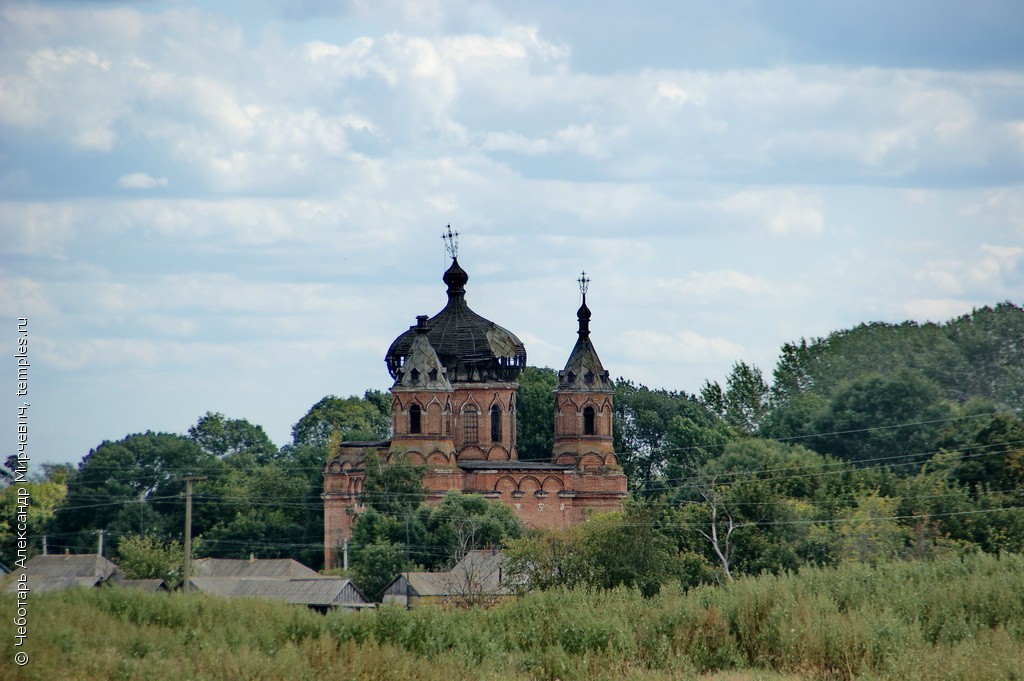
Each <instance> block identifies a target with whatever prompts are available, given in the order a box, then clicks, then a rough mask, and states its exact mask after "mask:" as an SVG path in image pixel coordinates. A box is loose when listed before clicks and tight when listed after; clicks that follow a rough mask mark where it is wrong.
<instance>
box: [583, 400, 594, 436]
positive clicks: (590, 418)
mask: <svg viewBox="0 0 1024 681" xmlns="http://www.w3.org/2000/svg"><path fill="white" fill-rule="evenodd" d="M583 434H584V435H593V434H594V408H593V407H587V408H586V409H584V410H583Z"/></svg>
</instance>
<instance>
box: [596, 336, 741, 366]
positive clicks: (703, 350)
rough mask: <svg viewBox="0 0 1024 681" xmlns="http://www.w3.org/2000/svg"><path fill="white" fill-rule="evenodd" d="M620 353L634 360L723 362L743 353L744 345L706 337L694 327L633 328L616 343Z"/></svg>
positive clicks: (665, 363) (661, 362)
mask: <svg viewBox="0 0 1024 681" xmlns="http://www.w3.org/2000/svg"><path fill="white" fill-rule="evenodd" d="M615 345H616V347H618V350H619V353H621V354H622V355H624V356H625V357H626V359H627V361H631V362H643V363H648V362H654V363H660V364H662V365H665V366H669V365H676V364H683V363H691V362H720V361H726V360H733V359H735V358H737V357H742V356H743V348H742V347H741V346H740V345H739V344H737V343H735V342H733V341H730V340H727V339H725V338H707V337H704V336H701V335H699V334H696V333H693V332H692V331H678V332H676V333H664V332H662V331H652V330H640V329H630V330H626V331H624V332H622V334H621V336H620V339H619V340H618V341H617V342H616V343H615Z"/></svg>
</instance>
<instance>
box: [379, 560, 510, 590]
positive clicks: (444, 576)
mask: <svg viewBox="0 0 1024 681" xmlns="http://www.w3.org/2000/svg"><path fill="white" fill-rule="evenodd" d="M504 564H505V557H504V556H503V555H502V554H501V552H500V551H494V550H489V549H488V550H479V551H470V552H469V553H467V554H466V555H465V556H464V557H463V559H462V560H460V561H459V562H458V563H456V564H455V566H454V567H452V569H451V570H449V571H447V572H403V573H402V574H400V575H399V576H398V577H396V578H395V579H394V580H392V582H391V584H389V585H388V587H387V589H385V592H392V593H396V594H397V595H402V594H401V593H400V592H401V590H402V589H401V583H402V581H403V580H405V581H408V584H409V588H410V589H411V590H412V591H414V592H415V594H414V595H416V596H458V595H461V594H462V593H463V592H464V591H466V590H467V589H469V590H472V591H475V592H478V593H481V594H484V593H486V594H494V595H497V594H507V593H510V590H509V589H508V587H507V586H506V585H505V584H504V574H503V573H504ZM392 587H394V588H392Z"/></svg>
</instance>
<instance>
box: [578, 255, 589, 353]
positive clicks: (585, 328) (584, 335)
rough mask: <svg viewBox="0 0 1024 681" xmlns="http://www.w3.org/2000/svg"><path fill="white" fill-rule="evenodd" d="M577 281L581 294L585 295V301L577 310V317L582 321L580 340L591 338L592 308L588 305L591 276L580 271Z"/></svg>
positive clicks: (579, 332)
mask: <svg viewBox="0 0 1024 681" xmlns="http://www.w3.org/2000/svg"><path fill="white" fill-rule="evenodd" d="M576 283H578V284H579V285H580V294H581V295H582V296H583V303H582V304H581V305H580V309H579V310H577V311H576V319H577V320H578V321H579V323H580V329H579V331H577V332H576V333H578V334H579V336H580V340H582V341H587V340H588V339H589V338H590V308H589V307H587V289H589V288H590V277H588V276H587V273H586V272H580V278H579V279H577V280H576Z"/></svg>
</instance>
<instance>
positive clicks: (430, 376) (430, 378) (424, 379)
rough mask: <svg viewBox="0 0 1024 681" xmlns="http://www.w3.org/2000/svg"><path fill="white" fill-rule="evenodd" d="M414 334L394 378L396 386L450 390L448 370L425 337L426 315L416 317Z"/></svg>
mask: <svg viewBox="0 0 1024 681" xmlns="http://www.w3.org/2000/svg"><path fill="white" fill-rule="evenodd" d="M416 322H417V324H416V326H415V327H413V328H414V329H415V330H416V334H415V335H414V336H413V338H412V343H411V344H410V346H409V354H408V355H407V356H406V358H405V361H404V362H403V363H402V367H401V368H400V369H399V370H398V376H397V377H396V378H395V387H396V388H415V389H417V390H451V389H452V384H451V383H450V382H449V381H448V375H447V374H448V370H447V369H446V368H445V367H444V365H443V364H442V363H441V360H440V358H439V357H438V356H437V353H436V352H434V346H432V345H431V344H430V341H429V340H428V339H427V325H426V322H427V317H426V315H420V316H419V317H417V318H416Z"/></svg>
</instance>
